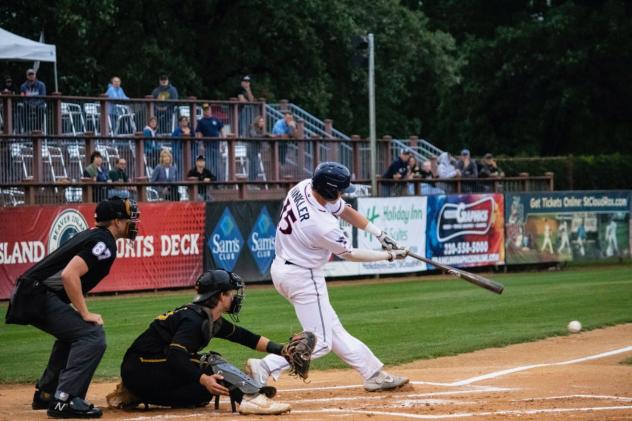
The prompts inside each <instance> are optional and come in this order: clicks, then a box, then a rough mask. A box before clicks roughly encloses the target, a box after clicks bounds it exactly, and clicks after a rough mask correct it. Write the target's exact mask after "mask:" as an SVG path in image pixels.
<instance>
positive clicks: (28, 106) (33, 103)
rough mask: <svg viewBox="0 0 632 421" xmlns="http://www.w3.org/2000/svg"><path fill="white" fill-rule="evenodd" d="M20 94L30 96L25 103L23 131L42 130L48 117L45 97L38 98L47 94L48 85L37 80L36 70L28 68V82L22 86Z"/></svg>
mask: <svg viewBox="0 0 632 421" xmlns="http://www.w3.org/2000/svg"><path fill="white" fill-rule="evenodd" d="M20 95H22V96H26V97H29V99H27V100H25V101H24V102H23V103H21V104H19V105H22V104H23V106H24V116H23V117H22V119H23V121H22V124H24V127H23V131H25V132H30V131H33V130H42V129H43V127H44V125H43V124H42V123H43V122H44V120H45V118H46V115H45V107H46V101H45V100H44V98H38V97H41V96H45V95H46V85H45V84H44V82H42V81H39V80H37V75H36V73H35V70H33V69H28V70H27V71H26V82H24V83H23V84H22V85H21V86H20Z"/></svg>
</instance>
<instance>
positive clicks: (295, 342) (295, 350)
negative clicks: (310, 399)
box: [281, 332, 316, 381]
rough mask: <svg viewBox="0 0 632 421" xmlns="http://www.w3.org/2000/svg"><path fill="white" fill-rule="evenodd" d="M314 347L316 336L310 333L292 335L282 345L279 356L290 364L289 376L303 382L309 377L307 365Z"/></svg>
mask: <svg viewBox="0 0 632 421" xmlns="http://www.w3.org/2000/svg"><path fill="white" fill-rule="evenodd" d="M315 347H316V335H314V334H313V333H312V332H300V333H297V334H295V335H293V336H292V337H291V338H290V341H289V342H288V343H287V344H285V345H283V350H282V351H281V355H283V356H284V357H285V359H286V360H287V362H288V363H289V364H290V375H291V376H297V377H300V378H301V379H303V381H305V380H306V379H307V376H308V375H309V363H310V361H311V358H312V352H314V348H315Z"/></svg>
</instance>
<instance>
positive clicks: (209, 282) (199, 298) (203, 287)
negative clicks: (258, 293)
mask: <svg viewBox="0 0 632 421" xmlns="http://www.w3.org/2000/svg"><path fill="white" fill-rule="evenodd" d="M244 286H245V283H244V280H243V279H242V278H241V277H240V276H239V275H237V274H236V273H232V272H227V271H225V270H224V269H213V270H209V271H206V272H204V273H203V274H202V275H200V277H199V278H198V279H197V281H195V290H196V291H197V294H196V295H195V297H193V304H203V303H204V302H206V300H208V299H209V298H211V297H212V296H214V295H215V294H217V293H218V292H226V291H231V290H237V295H235V297H234V298H233V303H232V305H231V307H230V309H229V310H228V313H230V314H235V315H236V314H238V313H239V310H241V302H242V300H243V298H244Z"/></svg>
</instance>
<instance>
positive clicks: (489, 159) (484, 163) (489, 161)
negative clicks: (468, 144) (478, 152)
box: [478, 152, 505, 178]
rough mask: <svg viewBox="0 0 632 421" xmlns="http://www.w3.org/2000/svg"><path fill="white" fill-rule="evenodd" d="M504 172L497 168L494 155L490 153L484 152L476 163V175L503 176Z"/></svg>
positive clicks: (482, 176)
mask: <svg viewBox="0 0 632 421" xmlns="http://www.w3.org/2000/svg"><path fill="white" fill-rule="evenodd" d="M504 175H505V174H504V173H503V172H502V171H501V170H499V169H498V166H497V165H496V161H495V160H494V156H493V155H492V154H491V153H489V152H488V153H486V154H485V155H484V156H483V158H481V160H480V161H479V163H478V176H479V177H480V178H485V177H503V176H504Z"/></svg>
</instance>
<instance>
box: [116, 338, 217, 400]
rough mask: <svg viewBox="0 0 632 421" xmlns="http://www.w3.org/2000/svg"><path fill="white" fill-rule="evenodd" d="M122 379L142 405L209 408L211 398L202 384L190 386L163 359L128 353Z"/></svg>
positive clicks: (196, 383)
mask: <svg viewBox="0 0 632 421" xmlns="http://www.w3.org/2000/svg"><path fill="white" fill-rule="evenodd" d="M191 364H193V362H192V363H191ZM121 378H122V379H123V384H124V385H125V387H127V388H128V389H129V391H130V392H132V393H133V394H134V395H136V397H138V398H139V399H140V400H141V402H143V403H148V404H154V405H162V406H171V407H188V406H197V405H204V404H207V403H208V402H210V401H211V398H212V395H211V393H210V392H209V391H208V390H207V389H206V388H205V387H204V386H202V385H201V384H200V383H199V381H195V382H189V381H187V380H184V379H183V378H182V377H181V376H178V373H174V372H173V370H172V369H171V368H169V366H168V365H167V358H166V357H165V356H161V355H157V356H144V357H143V356H140V355H138V354H137V353H136V352H134V351H133V350H131V349H130V350H128V351H127V353H126V354H125V357H124V358H123V363H122V364H121Z"/></svg>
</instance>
